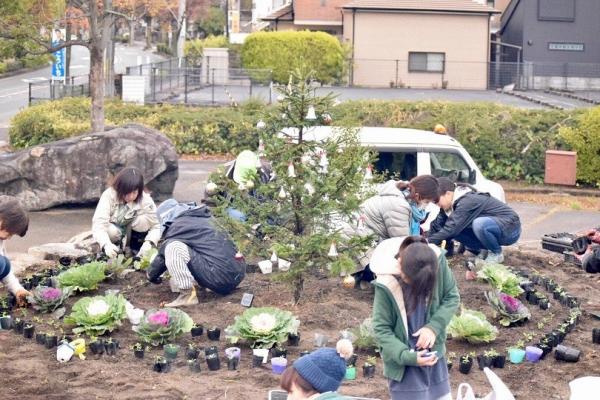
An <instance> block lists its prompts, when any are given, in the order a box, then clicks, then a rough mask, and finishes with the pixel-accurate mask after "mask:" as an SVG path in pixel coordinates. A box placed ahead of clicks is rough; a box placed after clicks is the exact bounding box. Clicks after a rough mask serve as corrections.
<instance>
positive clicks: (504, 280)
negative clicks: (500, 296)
mask: <svg viewBox="0 0 600 400" xmlns="http://www.w3.org/2000/svg"><path fill="white" fill-rule="evenodd" d="M477 277H478V278H479V279H483V280H485V281H487V282H488V283H489V284H490V285H491V286H492V287H493V288H494V289H496V290H498V291H500V292H502V293H506V294H507V295H509V296H512V297H517V296H519V295H520V294H521V293H523V289H521V286H520V285H519V282H520V281H519V277H518V276H517V275H515V274H514V273H512V272H510V271H509V270H508V268H506V267H505V266H504V265H501V264H486V265H485V266H484V267H483V268H482V269H481V270H479V271H478V272H477Z"/></svg>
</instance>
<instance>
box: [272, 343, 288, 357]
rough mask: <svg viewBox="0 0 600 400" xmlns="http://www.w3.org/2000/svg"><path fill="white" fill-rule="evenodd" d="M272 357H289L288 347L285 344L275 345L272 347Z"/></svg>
mask: <svg viewBox="0 0 600 400" xmlns="http://www.w3.org/2000/svg"><path fill="white" fill-rule="evenodd" d="M271 357H283V358H287V349H286V348H285V347H284V346H275V347H273V348H272V349H271Z"/></svg>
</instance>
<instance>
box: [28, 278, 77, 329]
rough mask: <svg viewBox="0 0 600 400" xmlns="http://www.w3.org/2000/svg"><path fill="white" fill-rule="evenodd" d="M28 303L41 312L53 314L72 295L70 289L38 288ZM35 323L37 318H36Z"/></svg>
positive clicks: (30, 296) (32, 292)
mask: <svg viewBox="0 0 600 400" xmlns="http://www.w3.org/2000/svg"><path fill="white" fill-rule="evenodd" d="M30 293H31V294H30V295H29V296H27V301H29V303H30V304H31V306H32V307H33V308H34V309H35V310H37V311H40V312H44V313H51V312H53V311H54V310H56V309H57V308H59V307H60V306H61V305H62V304H63V303H64V301H65V300H66V299H67V298H68V297H69V295H70V294H71V289H70V288H69V287H66V288H63V289H59V288H53V287H47V286H38V287H36V288H34V289H33V290H31V292H30ZM34 321H35V318H34Z"/></svg>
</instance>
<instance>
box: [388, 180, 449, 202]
mask: <svg viewBox="0 0 600 400" xmlns="http://www.w3.org/2000/svg"><path fill="white" fill-rule="evenodd" d="M396 187H398V189H400V190H405V189H408V190H409V191H410V195H409V198H410V199H411V200H414V201H419V200H429V201H432V202H434V203H437V202H438V201H439V199H440V185H439V183H438V180H437V178H436V177H435V176H433V175H419V176H415V177H414V178H412V179H411V180H410V181H409V182H398V184H397V185H396Z"/></svg>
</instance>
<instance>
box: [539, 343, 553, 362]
mask: <svg viewBox="0 0 600 400" xmlns="http://www.w3.org/2000/svg"><path fill="white" fill-rule="evenodd" d="M535 347H537V348H538V349H540V350H542V357H541V359H542V360H543V359H544V358H545V357H546V356H547V355H548V354H550V352H551V351H552V347H550V346H549V345H548V344H545V343H538V344H537V345H536V346H535Z"/></svg>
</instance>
